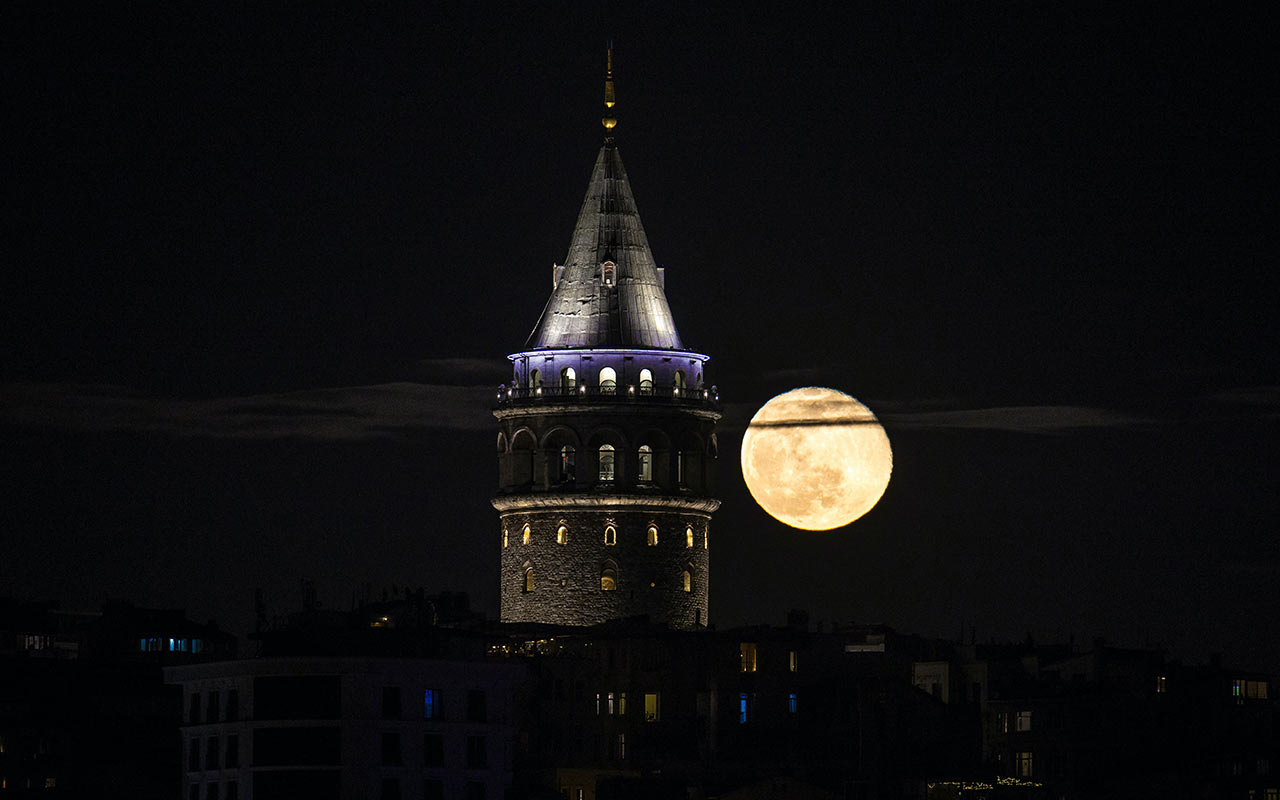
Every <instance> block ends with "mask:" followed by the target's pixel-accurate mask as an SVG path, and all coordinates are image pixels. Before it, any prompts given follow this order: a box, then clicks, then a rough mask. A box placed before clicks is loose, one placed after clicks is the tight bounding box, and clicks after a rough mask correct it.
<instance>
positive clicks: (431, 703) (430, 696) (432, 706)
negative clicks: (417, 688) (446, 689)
mask: <svg viewBox="0 0 1280 800" xmlns="http://www.w3.org/2000/svg"><path fill="white" fill-rule="evenodd" d="M440 717H441V713H440V690H439V689H424V690H423V692H422V718H423V719H439V718H440Z"/></svg>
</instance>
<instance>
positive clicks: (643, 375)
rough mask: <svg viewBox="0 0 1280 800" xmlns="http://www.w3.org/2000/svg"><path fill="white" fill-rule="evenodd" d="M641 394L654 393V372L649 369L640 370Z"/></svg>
mask: <svg viewBox="0 0 1280 800" xmlns="http://www.w3.org/2000/svg"><path fill="white" fill-rule="evenodd" d="M640 394H653V373H652V372H650V371H649V370H647V369H642V370H640Z"/></svg>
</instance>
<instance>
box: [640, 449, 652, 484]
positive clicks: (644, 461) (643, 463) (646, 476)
mask: <svg viewBox="0 0 1280 800" xmlns="http://www.w3.org/2000/svg"><path fill="white" fill-rule="evenodd" d="M638 466H639V469H638V470H637V478H638V479H639V480H640V482H641V483H649V482H650V481H652V480H653V448H652V447H650V446H649V445H647V444H642V445H640V454H639V464H638Z"/></svg>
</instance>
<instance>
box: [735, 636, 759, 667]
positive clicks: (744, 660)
mask: <svg viewBox="0 0 1280 800" xmlns="http://www.w3.org/2000/svg"><path fill="white" fill-rule="evenodd" d="M738 671H739V672H755V671H756V646H755V643H754V642H742V643H741V644H739V645H738Z"/></svg>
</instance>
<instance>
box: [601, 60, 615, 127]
mask: <svg viewBox="0 0 1280 800" xmlns="http://www.w3.org/2000/svg"><path fill="white" fill-rule="evenodd" d="M616 102H617V101H616V100H614V97H613V40H612V39H610V40H609V46H608V49H607V50H605V68H604V109H605V110H604V118H603V119H601V120H600V124H602V125H604V129H605V137H606V138H609V137H610V136H611V134H612V133H613V129H614V126H616V125H617V124H618V119H617V118H616V117H615V116H613V106H614V104H615V103H616Z"/></svg>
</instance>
